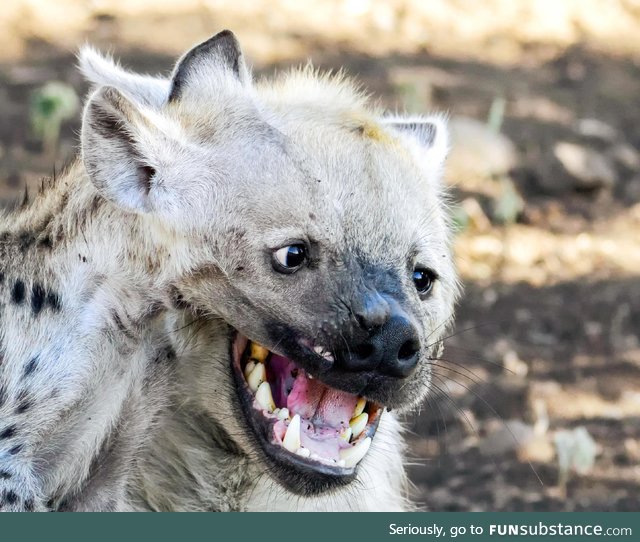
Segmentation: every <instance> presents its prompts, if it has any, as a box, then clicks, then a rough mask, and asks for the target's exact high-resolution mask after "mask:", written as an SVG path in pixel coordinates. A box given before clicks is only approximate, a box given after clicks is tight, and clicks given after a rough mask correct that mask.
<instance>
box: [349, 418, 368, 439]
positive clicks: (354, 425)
mask: <svg viewBox="0 0 640 542" xmlns="http://www.w3.org/2000/svg"><path fill="white" fill-rule="evenodd" d="M368 421H369V414H367V413H366V412H363V413H362V414H360V416H356V417H355V418H351V420H350V421H349V427H351V432H352V434H353V438H354V439H356V438H358V437H359V436H360V434H361V433H362V432H363V431H364V428H365V427H367V422H368Z"/></svg>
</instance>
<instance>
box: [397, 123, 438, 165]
mask: <svg viewBox="0 0 640 542" xmlns="http://www.w3.org/2000/svg"><path fill="white" fill-rule="evenodd" d="M384 123H385V124H386V125H387V126H390V127H391V128H393V129H394V130H396V131H398V132H400V133H402V134H404V135H406V136H408V137H410V138H411V139H413V141H415V142H416V143H417V144H418V145H419V146H420V151H421V154H422V156H423V158H424V160H425V163H426V164H427V165H429V166H430V167H442V165H443V164H444V161H445V159H446V157H447V154H448V152H449V130H448V128H447V123H446V120H445V119H444V118H443V117H439V116H432V117H406V118H388V119H385V120H384Z"/></svg>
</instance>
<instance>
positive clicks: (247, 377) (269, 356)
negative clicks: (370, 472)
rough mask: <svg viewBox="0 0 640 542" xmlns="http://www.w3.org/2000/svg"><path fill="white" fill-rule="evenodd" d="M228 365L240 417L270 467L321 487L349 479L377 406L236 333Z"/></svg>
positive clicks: (317, 352)
mask: <svg viewBox="0 0 640 542" xmlns="http://www.w3.org/2000/svg"><path fill="white" fill-rule="evenodd" d="M302 346H303V347H304V348H305V349H306V350H308V352H309V355H311V356H322V357H324V358H325V359H329V356H331V354H330V353H328V352H325V351H324V350H323V349H322V348H321V347H317V346H316V347H313V346H311V345H310V344H309V345H304V344H302ZM232 360H233V367H234V374H235V376H236V382H237V384H238V391H239V395H240V398H241V403H242V407H243V410H244V413H245V417H246V418H247V421H248V422H249V425H250V426H251V427H252V429H253V430H254V432H255V433H256V435H257V436H258V440H259V443H260V446H261V447H262V449H263V451H264V452H265V454H266V455H267V458H268V459H270V460H271V462H272V463H273V462H275V463H276V464H277V465H278V466H280V467H282V466H285V467H286V468H287V469H293V470H294V471H298V473H302V474H306V475H309V474H317V475H321V476H322V477H323V478H324V481H323V482H322V483H321V484H320V485H322V486H330V485H331V483H330V482H329V480H327V478H331V479H334V480H338V479H342V481H341V482H340V481H339V482H338V483H348V481H350V480H351V479H353V478H354V476H355V471H356V467H357V465H358V463H359V462H360V461H361V460H362V459H363V458H364V457H365V455H366V454H367V451H368V450H369V447H370V446H371V442H372V438H373V437H374V434H375V432H376V428H377V425H378V422H379V420H380V415H381V413H382V410H383V409H382V407H381V406H379V405H377V404H375V403H373V402H371V401H367V400H366V399H365V398H364V397H360V396H358V395H354V394H351V393H347V392H344V391H341V390H338V389H336V388H332V387H329V386H327V385H326V384H324V383H323V382H321V380H319V379H318V378H314V377H313V376H311V375H310V374H309V373H307V372H306V371H305V370H304V369H303V368H302V367H300V366H299V365H298V364H296V363H295V361H293V360H291V359H289V358H287V357H284V356H282V355H280V354H277V353H274V352H271V351H269V350H267V349H266V348H265V347H263V346H261V345H259V344H258V343H255V342H252V341H250V340H248V339H247V338H246V337H244V336H242V335H241V334H240V333H236V335H235V338H234V340H233V343H232ZM285 478H287V481H290V479H291V477H287V476H285ZM288 485H290V484H288ZM323 488H324V487H323Z"/></svg>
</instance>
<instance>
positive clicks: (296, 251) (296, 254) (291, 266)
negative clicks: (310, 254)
mask: <svg viewBox="0 0 640 542" xmlns="http://www.w3.org/2000/svg"><path fill="white" fill-rule="evenodd" d="M306 261H307V247H306V246H305V245H304V244H303V243H296V244H294V245H287V246H286V247H282V248H279V249H278V250H276V251H275V252H274V253H273V268H274V269H275V270H276V271H278V272H279V273H293V272H295V271H297V270H298V269H300V268H301V267H302V266H303V264H304V263H305V262H306Z"/></svg>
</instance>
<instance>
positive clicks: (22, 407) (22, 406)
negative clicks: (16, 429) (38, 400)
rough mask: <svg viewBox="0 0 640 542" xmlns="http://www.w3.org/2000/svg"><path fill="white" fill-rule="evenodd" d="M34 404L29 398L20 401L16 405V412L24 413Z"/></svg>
mask: <svg viewBox="0 0 640 542" xmlns="http://www.w3.org/2000/svg"><path fill="white" fill-rule="evenodd" d="M32 406H33V403H31V401H29V400H28V399H25V400H24V401H20V403H18V406H17V407H16V414H23V413H25V412H26V411H27V410H29V409H30V408H31V407H32Z"/></svg>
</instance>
